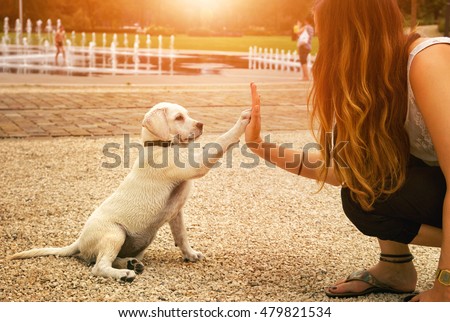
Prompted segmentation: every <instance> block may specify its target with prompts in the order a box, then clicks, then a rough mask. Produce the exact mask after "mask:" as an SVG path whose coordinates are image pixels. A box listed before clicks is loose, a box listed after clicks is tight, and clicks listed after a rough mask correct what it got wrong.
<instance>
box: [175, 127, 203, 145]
mask: <svg viewBox="0 0 450 322" xmlns="http://www.w3.org/2000/svg"><path fill="white" fill-rule="evenodd" d="M202 133H203V131H202V130H200V131H195V132H192V133H190V134H189V135H188V136H186V137H185V136H181V135H180V134H177V135H176V136H175V138H174V141H176V142H180V143H189V142H193V141H195V140H196V139H197V138H198V137H200V135H202Z"/></svg>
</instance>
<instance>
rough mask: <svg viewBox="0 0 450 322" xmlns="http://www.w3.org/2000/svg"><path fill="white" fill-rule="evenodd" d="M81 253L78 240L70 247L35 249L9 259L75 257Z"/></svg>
mask: <svg viewBox="0 0 450 322" xmlns="http://www.w3.org/2000/svg"><path fill="white" fill-rule="evenodd" d="M79 252H80V250H79V248H78V240H77V241H75V242H74V243H72V244H71V245H69V246H66V247H61V248H35V249H31V250H27V251H24V252H21V253H17V254H14V255H12V256H9V257H8V259H10V260H12V259H25V258H32V257H39V256H49V255H56V256H73V255H76V254H78V253H79Z"/></svg>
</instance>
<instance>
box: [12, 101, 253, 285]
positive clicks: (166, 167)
mask: <svg viewBox="0 0 450 322" xmlns="http://www.w3.org/2000/svg"><path fill="white" fill-rule="evenodd" d="M249 120H250V112H249V111H244V112H242V114H241V116H240V117H239V119H238V121H237V122H236V124H234V126H233V127H232V128H231V129H230V130H229V131H228V132H226V133H225V134H223V135H221V136H219V137H218V138H217V139H216V140H215V142H212V143H210V144H212V145H213V149H210V150H213V153H211V151H208V155H207V156H206V157H205V149H197V150H198V151H195V149H191V148H183V147H182V146H181V145H183V144H189V142H190V141H192V140H194V139H195V138H197V137H199V136H200V135H201V134H202V131H203V124H202V123H200V122H198V121H196V120H194V119H192V118H190V117H189V115H188V112H187V110H186V109H185V108H183V107H182V106H180V105H177V104H171V103H159V104H157V105H155V106H154V107H152V108H151V109H150V110H149V111H148V112H147V113H146V114H145V117H144V120H143V122H142V132H141V139H142V141H143V143H144V145H145V147H144V160H142V158H138V159H137V160H136V161H135V163H134V165H133V167H132V169H131V171H130V173H129V174H128V175H127V177H126V178H125V179H124V181H123V182H122V183H121V184H120V186H119V187H118V188H117V190H116V191H115V192H114V193H113V194H112V195H111V196H109V197H108V198H107V199H106V200H105V201H104V202H103V203H102V204H101V205H100V206H99V207H98V208H97V209H96V210H95V211H94V212H93V213H92V214H91V216H90V217H89V218H88V220H87V221H86V223H85V225H84V228H83V229H82V231H81V233H80V237H79V238H78V239H77V240H76V241H75V242H74V243H72V244H71V245H69V246H66V247H62V248H41V249H32V250H29V251H24V252H21V253H18V254H15V255H13V256H11V257H10V259H21V258H31V257H37V256H46V255H58V256H75V255H77V256H78V257H80V258H82V259H84V260H86V261H87V262H90V263H94V262H95V265H94V266H93V268H92V273H93V274H94V275H96V276H104V277H112V278H115V279H119V280H122V281H126V282H131V281H133V280H134V278H135V277H136V274H140V273H142V272H143V270H144V265H143V264H142V263H141V260H142V257H143V255H144V252H145V250H146V248H147V247H148V246H149V245H150V243H151V242H152V241H153V239H154V237H155V236H156V232H157V231H158V229H159V228H160V227H161V226H162V225H163V224H165V223H169V225H170V228H171V231H172V234H173V237H174V239H175V244H176V245H177V246H178V247H179V248H180V250H181V252H182V254H183V257H184V259H185V260H187V261H193V262H194V261H197V260H200V259H202V258H203V255H202V254H201V253H200V252H197V251H195V250H193V249H192V248H191V247H190V245H189V242H188V239H187V236H186V229H185V226H184V222H183V211H182V208H183V206H184V204H185V202H186V200H187V198H188V196H189V190H190V187H191V181H190V180H191V179H195V178H199V177H202V176H204V175H205V174H206V173H207V172H208V171H209V170H210V169H211V166H212V165H213V164H215V163H216V162H217V161H218V160H219V159H220V158H221V157H222V155H223V153H224V152H225V151H226V150H227V148H228V147H229V146H230V145H232V144H233V143H236V142H237V141H239V138H240V136H241V135H242V134H243V133H244V131H245V127H246V126H247V124H248V123H249ZM191 145H192V143H191Z"/></svg>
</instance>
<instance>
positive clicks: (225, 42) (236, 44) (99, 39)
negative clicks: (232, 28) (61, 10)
mask: <svg viewBox="0 0 450 322" xmlns="http://www.w3.org/2000/svg"><path fill="white" fill-rule="evenodd" d="M24 36H26V34H25V35H24ZM2 37H3V33H0V39H1V38H2ZM9 38H10V39H11V42H12V43H15V39H16V38H15V34H14V33H10V34H9ZM66 38H67V39H69V40H73V41H74V42H75V44H76V45H81V42H82V35H81V33H76V34H75V38H72V34H71V33H70V32H68V33H67V35H66ZM92 38H93V36H92V34H91V33H86V34H85V46H89V42H91V41H92ZM95 38H96V44H97V46H103V34H102V33H97V34H96V35H95ZM112 39H113V34H106V44H107V46H108V47H109V46H110V45H111V42H112ZM127 39H128V47H130V48H132V47H133V46H134V42H135V34H127ZM150 39H151V48H157V47H158V37H157V36H151V37H150ZM45 40H48V36H47V33H43V34H42V37H41V42H44V41H45ZM31 41H32V43H33V44H36V43H37V41H38V37H37V34H32V35H31ZM117 41H118V47H123V46H124V41H125V35H124V34H117ZM162 42H163V44H162V45H163V48H169V46H170V37H162ZM50 43H52V42H50ZM139 43H140V48H147V46H148V45H147V36H146V35H142V34H140V35H139ZM312 45H313V46H312V47H313V48H312V54H315V53H316V52H317V48H318V40H317V38H316V37H314V38H313V44H312ZM252 46H257V47H261V48H268V49H270V48H272V49H277V48H278V49H280V50H285V51H286V52H287V51H294V50H296V42H295V41H292V40H291V38H290V36H243V37H191V36H186V35H176V36H175V49H177V50H210V51H232V52H248V50H249V48H250V47H252Z"/></svg>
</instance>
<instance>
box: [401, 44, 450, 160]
mask: <svg viewBox="0 0 450 322" xmlns="http://www.w3.org/2000/svg"><path fill="white" fill-rule="evenodd" d="M443 43H447V44H449V45H450V38H446V37H437V38H430V39H427V40H425V41H424V42H422V43H420V44H419V45H417V46H416V47H415V48H414V49H413V50H412V51H411V53H410V54H409V59H408V112H407V115H406V122H405V128H406V131H407V132H408V136H409V142H410V145H411V154H412V155H414V156H415V157H417V158H419V159H421V160H423V161H424V162H425V163H427V164H429V165H434V166H438V165H439V162H438V158H437V155H436V151H435V150H434V145H433V142H432V141H431V136H430V133H429V132H428V129H427V127H426V126H425V122H424V120H423V117H422V113H420V110H419V108H418V106H417V103H416V98H415V97H414V93H413V91H412V87H411V83H410V80H409V70H410V68H411V63H412V61H413V59H414V57H415V56H416V55H417V54H418V53H420V52H421V51H422V50H424V49H425V48H428V47H430V46H433V45H436V44H443ZM449 86H450V84H449Z"/></svg>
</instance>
